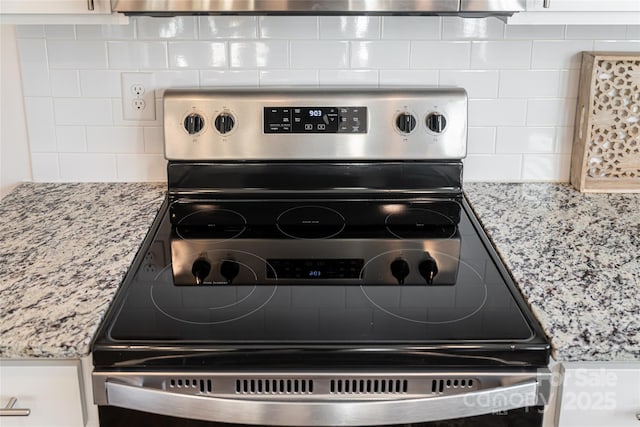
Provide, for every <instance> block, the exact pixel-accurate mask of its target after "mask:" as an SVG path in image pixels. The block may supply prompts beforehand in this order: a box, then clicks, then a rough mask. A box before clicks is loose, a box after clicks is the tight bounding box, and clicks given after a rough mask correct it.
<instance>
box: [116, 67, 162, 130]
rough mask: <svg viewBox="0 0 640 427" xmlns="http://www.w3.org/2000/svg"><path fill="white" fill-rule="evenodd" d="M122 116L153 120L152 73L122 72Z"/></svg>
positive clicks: (127, 118) (126, 118) (153, 95)
mask: <svg viewBox="0 0 640 427" xmlns="http://www.w3.org/2000/svg"><path fill="white" fill-rule="evenodd" d="M121 83H122V118H123V119H124V120H145V121H149V120H155V119H156V101H155V90H154V89H153V74H151V73H122V82H121Z"/></svg>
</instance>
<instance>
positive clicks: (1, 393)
mask: <svg viewBox="0 0 640 427" xmlns="http://www.w3.org/2000/svg"><path fill="white" fill-rule="evenodd" d="M0 381H1V384H2V385H1V387H0V406H2V407H4V406H5V405H6V404H7V402H8V401H9V399H10V398H11V397H15V398H17V402H16V404H15V406H14V407H15V408H28V409H29V410H30V414H29V415H28V416H2V417H1V418H0V425H1V426H2V427H56V426H61V427H84V426H85V424H86V422H87V419H88V414H87V410H86V405H85V402H86V397H85V379H84V378H83V375H82V362H81V361H80V360H43V359H34V360H7V359H3V360H1V361H0Z"/></svg>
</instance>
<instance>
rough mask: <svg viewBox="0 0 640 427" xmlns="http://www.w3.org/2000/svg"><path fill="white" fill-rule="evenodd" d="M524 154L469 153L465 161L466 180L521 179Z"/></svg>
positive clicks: (509, 180)
mask: <svg viewBox="0 0 640 427" xmlns="http://www.w3.org/2000/svg"><path fill="white" fill-rule="evenodd" d="M521 172H522V156H521V155H515V154H509V155H507V154H501V155H497V154H469V155H468V156H467V158H466V159H465V161H464V173H463V179H464V181H467V182H469V181H502V182H515V181H520V174H521Z"/></svg>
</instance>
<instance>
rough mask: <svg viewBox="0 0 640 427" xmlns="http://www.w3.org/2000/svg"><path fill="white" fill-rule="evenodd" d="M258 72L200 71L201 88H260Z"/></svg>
mask: <svg viewBox="0 0 640 427" xmlns="http://www.w3.org/2000/svg"><path fill="white" fill-rule="evenodd" d="M258 81H259V80H258V71H257V70H204V71H200V87H203V88H204V87H207V86H254V87H255V86H258Z"/></svg>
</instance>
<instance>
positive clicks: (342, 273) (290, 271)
mask: <svg viewBox="0 0 640 427" xmlns="http://www.w3.org/2000/svg"><path fill="white" fill-rule="evenodd" d="M267 263H268V267H267V278H269V279H359V278H360V274H361V273H362V269H363V268H364V260H363V259H360V258H346V259H268V260H267Z"/></svg>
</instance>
